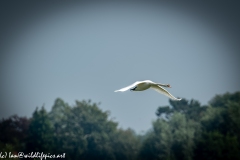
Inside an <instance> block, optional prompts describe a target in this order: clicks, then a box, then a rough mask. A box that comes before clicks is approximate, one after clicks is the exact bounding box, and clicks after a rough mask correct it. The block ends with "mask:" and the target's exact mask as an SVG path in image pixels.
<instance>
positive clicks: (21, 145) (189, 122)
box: [0, 92, 240, 160]
mask: <svg viewBox="0 0 240 160" xmlns="http://www.w3.org/2000/svg"><path fill="white" fill-rule="evenodd" d="M156 115H157V119H156V120H155V121H153V123H152V129H151V130H149V131H148V132H147V133H145V134H144V135H138V134H136V133H135V132H134V131H133V130H132V129H130V128H129V129H126V130H124V129H121V128H118V123H117V122H114V121H112V120H111V119H110V118H109V112H108V111H102V110H101V109H100V108H99V104H96V103H92V102H91V101H90V100H89V101H85V100H83V101H76V103H75V104H74V105H73V106H70V105H68V104H67V103H65V102H64V101H63V100H62V99H60V98H57V99H56V100H55V103H54V105H53V107H52V109H51V110H50V111H49V112H47V111H46V110H45V109H44V107H41V108H40V109H38V108H37V109H36V110H35V111H34V113H33V115H32V117H31V118H25V117H18V116H17V115H14V116H11V117H9V118H7V119H2V120H1V121H0V149H1V150H0V152H12V153H17V152H20V151H24V152H26V153H30V152H44V153H51V154H62V153H66V159H87V160H91V159H106V160H107V159H111V160H122V159H124V160H136V159H138V160H145V159H152V160H158V159H159V160H193V159H194V160H195V159H196V160H203V159H204V160H216V159H218V160H228V159H231V160H235V159H236V160H237V159H240V92H236V93H232V94H231V93H226V94H223V95H216V96H215V97H213V98H212V99H211V100H210V101H209V104H208V105H201V104H200V102H199V101H197V100H193V99H192V100H187V99H182V100H181V101H172V100H169V106H160V107H158V109H157V111H156Z"/></svg>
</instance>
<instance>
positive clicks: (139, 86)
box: [114, 80, 181, 101]
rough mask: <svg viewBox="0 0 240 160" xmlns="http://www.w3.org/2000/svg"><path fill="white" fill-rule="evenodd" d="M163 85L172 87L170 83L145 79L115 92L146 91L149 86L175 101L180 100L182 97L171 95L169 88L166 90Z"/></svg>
mask: <svg viewBox="0 0 240 160" xmlns="http://www.w3.org/2000/svg"><path fill="white" fill-rule="evenodd" d="M163 87H168V88H171V86H170V85H169V84H161V83H155V82H152V81H150V80H145V81H137V82H135V83H133V84H132V85H130V86H127V87H124V88H122V89H119V90H116V91H114V92H124V91H127V90H129V89H130V91H144V90H146V89H148V88H152V89H154V90H155V91H157V92H159V93H161V94H164V95H165V96H167V97H169V98H171V99H172V100H175V101H180V100H181V99H180V98H175V97H174V96H173V95H171V94H170V93H169V92H168V91H167V90H165V89H164V88H163Z"/></svg>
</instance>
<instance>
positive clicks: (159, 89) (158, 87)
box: [151, 85, 181, 101]
mask: <svg viewBox="0 0 240 160" xmlns="http://www.w3.org/2000/svg"><path fill="white" fill-rule="evenodd" d="M151 88H152V89H154V90H155V91H157V92H159V93H161V94H163V95H165V96H167V97H169V98H171V99H172V100H175V101H180V100H181V99H180V98H176V97H174V96H173V95H171V93H169V92H168V91H167V90H166V89H164V88H162V87H161V86H159V85H151Z"/></svg>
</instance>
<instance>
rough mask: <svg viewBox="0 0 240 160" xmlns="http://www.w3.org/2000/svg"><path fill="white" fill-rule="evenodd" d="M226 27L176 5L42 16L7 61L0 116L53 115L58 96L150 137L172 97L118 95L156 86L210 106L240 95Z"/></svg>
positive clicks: (89, 8)
mask: <svg viewBox="0 0 240 160" xmlns="http://www.w3.org/2000/svg"><path fill="white" fill-rule="evenodd" d="M191 13H192V14H191ZM219 28H221V27H219ZM219 28H218V26H217V24H215V25H213V24H211V23H210V22H207V21H204V19H203V18H200V17H199V16H197V14H196V15H194V12H193V11H192V12H190V11H188V12H187V11H184V10H181V9H178V8H177V7H176V6H175V7H171V5H151V4H149V5H146V4H136V3H132V4H121V5H120V4H115V3H110V4H109V3H102V4H95V3H91V4H86V5H84V7H83V6H78V5H75V6H71V7H62V8H61V9H59V10H55V11H53V12H47V13H45V14H43V15H42V16H37V18H36V19H33V20H31V22H29V23H27V25H25V26H24V27H22V28H21V32H19V34H16V35H14V36H12V39H11V44H10V45H9V46H8V47H7V49H6V50H5V53H4V56H2V58H3V60H2V64H1V69H0V72H1V83H0V87H1V90H2V92H0V94H1V110H2V111H3V112H1V113H0V117H8V116H10V115H13V114H18V115H20V116H31V114H32V113H33V111H34V110H35V108H36V106H39V107H40V106H42V105H43V104H44V106H45V108H46V109H47V110H48V111H49V110H50V109H51V107H52V105H53V103H54V100H55V99H56V98H57V97H60V98H62V99H63V100H64V101H65V102H67V103H69V104H70V105H73V104H74V103H75V100H80V101H81V100H83V99H86V100H88V99H91V100H92V101H93V102H101V105H100V108H101V109H103V110H104V111H106V110H109V111H110V112H111V116H110V117H111V118H114V119H115V121H117V122H119V127H123V128H128V127H130V128H132V129H134V130H136V131H137V132H138V133H140V132H141V131H146V130H148V129H150V128H151V122H152V121H153V120H154V119H156V116H155V111H156V109H157V108H158V106H164V105H168V104H169V103H168V98H167V97H165V96H163V95H160V94H158V93H157V92H155V91H153V90H147V91H146V92H136V93H135V92H124V93H114V90H116V89H120V88H122V87H125V86H127V85H130V84H132V83H133V82H135V81H137V80H147V79H149V80H152V81H155V82H160V83H169V84H171V86H172V88H171V89H168V90H169V91H170V92H171V93H172V94H173V95H174V96H176V97H181V98H186V99H192V98H193V99H196V100H199V101H200V102H201V103H202V104H207V102H208V101H209V100H210V98H212V97H213V96H214V95H215V94H223V93H225V92H235V91H239V90H240V85H239V81H240V78H239V75H238V74H239V72H238V71H239V69H238V66H239V65H238V62H239V56H237V54H236V52H237V50H236V49H235V48H234V47H233V45H232V44H231V41H232V40H231V39H227V36H225V35H226V34H223V33H221V31H222V30H221V29H219Z"/></svg>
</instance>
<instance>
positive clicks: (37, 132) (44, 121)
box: [27, 107, 53, 153]
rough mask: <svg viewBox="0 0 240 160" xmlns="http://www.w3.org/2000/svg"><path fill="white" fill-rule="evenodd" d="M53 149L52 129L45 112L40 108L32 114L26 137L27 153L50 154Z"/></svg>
mask: <svg viewBox="0 0 240 160" xmlns="http://www.w3.org/2000/svg"><path fill="white" fill-rule="evenodd" d="M52 147H53V128H52V127H51V124H50V119H49V117H48V114H47V111H46V110H45V109H44V107H42V108H41V109H40V110H38V108H37V109H36V110H35V112H34V113H33V117H32V119H31V123H30V125H29V132H28V137H27V151H28V152H46V153H48V152H51V151H52Z"/></svg>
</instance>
